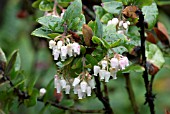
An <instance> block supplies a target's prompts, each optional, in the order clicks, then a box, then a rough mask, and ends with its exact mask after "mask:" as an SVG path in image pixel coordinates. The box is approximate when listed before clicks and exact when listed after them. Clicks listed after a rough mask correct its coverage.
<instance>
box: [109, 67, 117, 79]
mask: <svg viewBox="0 0 170 114" xmlns="http://www.w3.org/2000/svg"><path fill="white" fill-rule="evenodd" d="M116 74H117V69H115V68H110V75H111V76H112V77H113V79H117V76H116Z"/></svg>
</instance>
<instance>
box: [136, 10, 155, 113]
mask: <svg viewBox="0 0 170 114" xmlns="http://www.w3.org/2000/svg"><path fill="white" fill-rule="evenodd" d="M138 13H139V22H138V24H137V26H138V27H139V28H140V31H139V33H140V37H141V51H142V66H143V67H144V68H145V71H144V72H143V79H144V83H145V88H146V94H145V99H146V101H145V104H146V103H148V105H149V108H150V113H151V114H155V111H154V97H153V96H152V94H151V93H152V92H151V91H150V90H152V89H149V83H150V82H149V79H148V70H147V66H146V54H145V40H146V38H145V36H144V30H145V26H144V25H145V24H144V15H143V13H142V11H140V12H138Z"/></svg>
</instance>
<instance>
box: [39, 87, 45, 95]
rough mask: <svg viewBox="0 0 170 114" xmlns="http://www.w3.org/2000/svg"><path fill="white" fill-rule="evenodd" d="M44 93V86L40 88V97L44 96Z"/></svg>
mask: <svg viewBox="0 0 170 114" xmlns="http://www.w3.org/2000/svg"><path fill="white" fill-rule="evenodd" d="M45 93H46V89H45V88H41V89H40V97H42V96H44V94H45Z"/></svg>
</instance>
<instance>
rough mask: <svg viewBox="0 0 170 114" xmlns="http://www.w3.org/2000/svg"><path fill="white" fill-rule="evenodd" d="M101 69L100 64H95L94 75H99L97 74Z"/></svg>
mask: <svg viewBox="0 0 170 114" xmlns="http://www.w3.org/2000/svg"><path fill="white" fill-rule="evenodd" d="M99 70H100V67H99V66H96V65H95V66H94V67H93V72H94V75H95V76H97V74H98V73H99Z"/></svg>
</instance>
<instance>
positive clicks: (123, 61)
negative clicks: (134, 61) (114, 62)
mask: <svg viewBox="0 0 170 114" xmlns="http://www.w3.org/2000/svg"><path fill="white" fill-rule="evenodd" d="M119 65H120V68H121V69H125V67H126V66H129V60H128V58H127V57H123V58H120V60H119Z"/></svg>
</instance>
